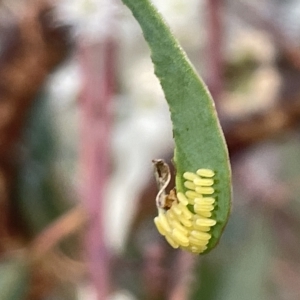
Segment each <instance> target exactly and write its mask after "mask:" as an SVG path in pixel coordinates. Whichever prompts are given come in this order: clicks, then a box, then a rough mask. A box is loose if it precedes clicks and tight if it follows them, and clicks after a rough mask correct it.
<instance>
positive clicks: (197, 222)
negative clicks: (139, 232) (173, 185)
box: [154, 169, 216, 253]
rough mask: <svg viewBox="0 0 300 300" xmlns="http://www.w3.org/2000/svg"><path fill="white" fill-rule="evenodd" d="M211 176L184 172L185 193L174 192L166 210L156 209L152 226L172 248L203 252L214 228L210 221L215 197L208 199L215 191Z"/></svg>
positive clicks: (205, 171)
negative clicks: (174, 197)
mask: <svg viewBox="0 0 300 300" xmlns="http://www.w3.org/2000/svg"><path fill="white" fill-rule="evenodd" d="M214 176H215V173H214V171H212V170H210V169H199V170H198V171H197V172H196V173H192V172H186V173H184V174H183V177H184V179H186V181H185V182H184V186H185V187H186V188H187V191H186V192H185V194H183V193H177V201H174V202H173V203H172V204H171V207H170V208H169V209H167V210H166V209H162V208H159V213H158V216H157V217H156V218H155V219H154V223H155V225H156V227H157V230H158V231H159V233H160V234H162V235H163V236H165V238H166V240H167V241H168V243H169V244H170V245H171V246H172V247H173V248H179V247H180V248H182V249H185V250H188V251H191V252H193V253H202V252H203V251H205V250H206V249H207V244H208V242H209V240H210V238H211V234H210V233H209V232H210V230H211V227H212V226H214V225H216V220H214V219H212V218H211V217H212V211H213V210H214V203H215V198H213V197H211V195H212V194H214V192H215V190H214V188H213V185H214V179H213V178H214ZM192 211H194V212H192Z"/></svg>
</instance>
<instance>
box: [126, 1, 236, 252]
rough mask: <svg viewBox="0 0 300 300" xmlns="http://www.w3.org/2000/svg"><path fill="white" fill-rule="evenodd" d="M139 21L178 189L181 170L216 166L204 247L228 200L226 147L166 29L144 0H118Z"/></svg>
mask: <svg viewBox="0 0 300 300" xmlns="http://www.w3.org/2000/svg"><path fill="white" fill-rule="evenodd" d="M123 2H124V4H126V5H127V6H128V8H129V9H130V10H131V11H132V13H133V15H134V17H135V18H136V20H137V21H138V22H139V24H140V26H141V28H142V31H143V34H144V37H145V39H146V41H147V42H148V44H149V47H150V49H151V58H152V61H153V64H154V67H155V74H156V76H157V77H158V78H159V80H160V83H161V86H162V88H163V90H164V93H165V97H166V100H167V102H168V104H169V107H170V112H171V120H172V123H173V136H174V140H175V156H174V162H175V166H176V170H177V174H176V189H177V192H185V191H186V188H185V187H184V185H183V183H184V179H183V173H185V172H196V171H197V170H198V169H200V168H208V169H212V170H214V171H215V172H216V184H215V185H214V188H215V190H216V191H217V193H215V194H214V196H215V197H216V198H217V206H216V208H215V209H214V212H213V218H214V219H216V220H217V224H216V225H215V226H214V227H213V228H212V231H211V232H210V233H211V234H212V238H211V239H210V241H209V244H208V248H207V250H206V251H205V252H203V253H206V252H208V251H209V250H211V249H212V248H213V247H214V246H215V245H216V244H217V242H218V240H219V238H220V236H221V233H222V231H223V229H224V226H225V224H226V222H227V219H228V215H229V212H230V206H231V172H230V166H229V159H228V151H227V148H226V144H225V140H224V137H223V133H222V130H221V127H220V125H219V121H218V117H217V114H216V111H215V107H214V102H213V100H212V98H211V96H210V94H209V92H208V90H207V87H206V86H205V84H204V83H203V82H202V80H201V79H200V78H199V76H198V75H197V73H196V71H195V69H194V68H193V66H192V64H191V63H190V61H189V60H188V58H187V57H186V55H185V53H184V52H183V50H182V49H181V48H180V46H179V44H178V42H177V41H176V39H175V38H174V37H173V35H172V33H171V31H170V29H169V28H168V26H167V25H166V24H165V22H164V21H163V19H162V17H161V16H160V14H159V13H158V12H157V10H156V9H155V8H154V6H153V5H152V4H151V2H150V1H148V0H123Z"/></svg>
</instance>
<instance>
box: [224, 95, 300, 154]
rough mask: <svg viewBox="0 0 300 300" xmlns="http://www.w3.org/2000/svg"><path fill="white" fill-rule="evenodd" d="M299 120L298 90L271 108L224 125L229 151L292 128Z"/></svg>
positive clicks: (241, 148)
mask: <svg viewBox="0 0 300 300" xmlns="http://www.w3.org/2000/svg"><path fill="white" fill-rule="evenodd" d="M299 121H300V92H299V94H298V95H296V96H294V97H293V98H291V99H285V100H282V101H279V102H278V104H277V105H276V106H274V107H273V108H271V109H269V110H267V111H265V112H264V113H261V114H259V115H255V116H252V117H251V118H249V119H245V120H239V121H237V122H234V123H232V124H231V125H226V126H224V131H225V137H226V141H227V144H228V148H229V152H230V153H231V154H234V153H236V152H238V151H242V150H244V149H245V148H247V147H249V146H251V145H254V144H256V143H258V142H261V141H263V140H266V139H269V138H272V137H274V136H278V135H279V134H282V133H283V132H284V131H285V130H288V129H293V128H295V127H296V126H298V125H299Z"/></svg>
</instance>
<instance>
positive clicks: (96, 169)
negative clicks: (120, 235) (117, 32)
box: [79, 39, 114, 300]
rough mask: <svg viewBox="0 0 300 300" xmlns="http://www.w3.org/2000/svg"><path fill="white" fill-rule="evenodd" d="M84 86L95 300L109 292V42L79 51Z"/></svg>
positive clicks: (85, 181)
mask: <svg viewBox="0 0 300 300" xmlns="http://www.w3.org/2000/svg"><path fill="white" fill-rule="evenodd" d="M79 50H80V53H79V55H80V59H81V67H82V72H83V75H84V86H83V91H82V98H81V117H82V120H81V125H82V129H81V144H80V147H81V149H80V150H81V151H80V163H81V172H82V173H81V176H82V178H81V181H82V191H81V192H82V195H81V197H82V202H83V204H84V205H85V208H86V211H87V214H88V218H89V222H88V225H87V228H86V239H85V252H86V259H87V264H88V269H89V273H90V278H91V281H92V283H93V284H94V286H95V288H96V291H97V299H99V300H100V299H107V298H108V295H109V290H110V263H109V261H110V257H109V254H108V250H107V246H106V244H105V236H104V216H103V214H104V199H103V197H104V190H105V187H106V183H107V177H108V171H109V157H110V155H109V140H110V125H111V98H112V93H113V56H114V51H113V50H114V44H113V43H112V41H111V40H108V39H107V40H105V41H103V42H102V43H99V44H96V45H91V46H83V47H81V48H80V49H79Z"/></svg>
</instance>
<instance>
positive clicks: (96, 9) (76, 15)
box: [55, 0, 117, 42]
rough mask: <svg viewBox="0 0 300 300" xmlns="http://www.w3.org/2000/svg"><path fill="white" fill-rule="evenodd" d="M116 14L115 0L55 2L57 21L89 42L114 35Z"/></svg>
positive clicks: (64, 0) (68, 0)
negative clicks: (70, 27)
mask: <svg viewBox="0 0 300 300" xmlns="http://www.w3.org/2000/svg"><path fill="white" fill-rule="evenodd" d="M116 12H117V5H116V3H115V1H114V0H55V13H56V19H57V21H58V22H59V23H61V24H65V25H70V26H72V28H73V33H74V36H75V37H78V38H80V39H84V41H87V42H97V41H101V40H103V39H105V38H106V37H107V36H110V35H111V34H112V33H113V29H114V27H115V20H116V18H115V16H116Z"/></svg>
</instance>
